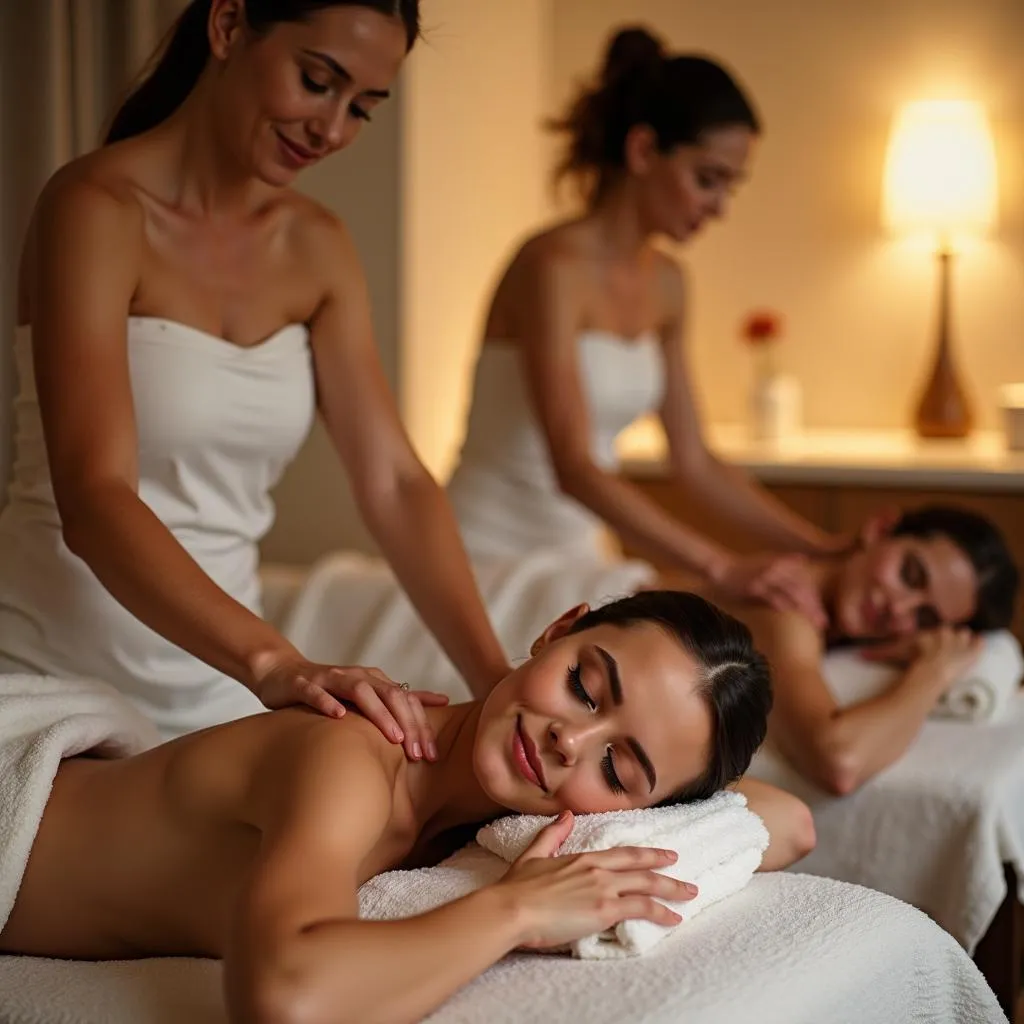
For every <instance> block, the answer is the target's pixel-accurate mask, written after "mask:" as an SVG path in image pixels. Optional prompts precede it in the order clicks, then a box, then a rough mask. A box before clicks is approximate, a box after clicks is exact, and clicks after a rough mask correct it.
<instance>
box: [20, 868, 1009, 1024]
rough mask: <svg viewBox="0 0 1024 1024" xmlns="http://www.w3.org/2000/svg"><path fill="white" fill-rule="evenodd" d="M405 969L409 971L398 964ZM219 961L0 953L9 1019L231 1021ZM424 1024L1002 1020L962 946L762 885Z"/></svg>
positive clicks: (881, 906)
mask: <svg viewBox="0 0 1024 1024" xmlns="http://www.w3.org/2000/svg"><path fill="white" fill-rule="evenodd" d="M395 969H396V970H400V965H399V964H396V965H395ZM220 973H221V972H220V965H219V963H217V962H215V961H209V960H192V959H163V960H140V961H134V962H125V963H72V962H66V961H64V962H62V961H53V960H42V959H33V958H29V957H0V1024H225V1021H226V1016H225V1014H224V1010H223V1006H222V998H221V990H220V984H221V978H220ZM426 1020H427V1021H428V1022H429V1024H483V1022H488V1024H522V1022H523V1021H530V1020H545V1021H569V1020H581V1021H586V1022H587V1024H622V1022H625V1021H643V1022H647V1024H678V1022H680V1021H686V1024H740V1022H744V1021H757V1022H758V1024H909V1022H911V1021H921V1022H926V1021H927V1022H935V1024H939V1022H941V1024H1000V1022H1005V1021H1006V1017H1005V1015H1004V1014H1003V1012H1002V1011H1001V1010H1000V1008H999V1005H998V1003H997V1001H996V998H995V996H994V994H993V993H992V990H991V989H990V988H989V986H988V985H987V984H986V982H985V980H984V979H983V977H982V975H981V972H980V971H979V970H978V969H977V967H976V966H975V965H974V963H973V962H972V961H971V960H970V958H969V957H968V956H967V954H966V953H965V952H964V950H963V949H962V948H961V946H960V945H959V944H958V943H957V942H956V941H955V940H954V939H953V938H952V937H951V936H950V935H948V934H947V933H946V932H945V931H943V930H942V929H941V928H939V927H938V925H936V924H935V923H934V922H932V921H931V920H929V919H928V917H927V916H925V915H924V914H923V913H921V912H920V911H918V910H916V909H914V908H913V907H911V906H909V905H907V904H905V903H901V902H899V901H897V900H895V899H893V898H892V897H889V896H885V895H883V894H881V893H878V892H874V891H872V890H870V889H865V888H863V887H861V886H857V885H851V884H849V883H845V882H836V881H833V880H830V879H825V878H817V877H812V876H810V875H800V874H791V873H785V872H779V873H773V874H765V875H757V876H755V878H754V879H753V880H752V881H751V882H750V884H749V885H748V886H747V887H746V888H745V889H743V890H742V891H741V892H739V893H737V894H736V895H734V896H731V897H729V898H728V899H725V900H723V901H722V902H720V903H718V904H716V905H714V906H712V907H709V908H708V909H706V910H705V911H704V912H703V913H701V914H700V915H698V916H697V917H696V918H694V920H693V921H691V922H686V923H684V924H683V925H682V926H681V927H680V928H679V929H677V931H676V932H675V933H674V934H672V935H671V936H669V937H668V938H666V939H665V940H663V941H662V942H661V943H660V944H659V945H658V946H657V947H655V949H654V950H653V952H651V953H649V954H647V955H646V956H644V957H640V958H636V959H624V960H614V961H608V960H604V961H580V960H571V959H568V958H563V957H552V956H545V955H541V954H513V955H511V956H508V957H506V958H505V959H504V960H502V961H501V962H500V963H498V964H497V965H495V966H494V967H492V968H491V969H490V970H489V971H487V972H485V973H484V974H483V975H481V976H480V977H479V978H477V979H476V980H474V981H473V982H471V983H470V984H468V985H466V986H465V987H464V988H463V989H461V990H460V991H459V992H457V993H456V994H455V995H454V996H452V998H451V999H449V1000H448V1002H447V1003H445V1004H444V1005H443V1006H442V1007H440V1008H439V1009H438V1010H437V1011H436V1012H434V1013H433V1014H431V1015H430V1016H428V1017H427V1018H426Z"/></svg>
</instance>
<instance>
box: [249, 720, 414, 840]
mask: <svg viewBox="0 0 1024 1024" xmlns="http://www.w3.org/2000/svg"><path fill="white" fill-rule="evenodd" d="M256 717H257V718H259V719H262V720H263V721H262V722H260V726H262V729H261V735H259V736H258V737H256V747H255V751H254V756H253V757H252V760H251V761H250V771H249V775H248V787H247V793H246V796H245V799H244V806H245V808H246V815H247V817H248V819H249V821H250V823H251V824H254V825H256V826H257V827H258V828H260V829H261V830H265V829H268V828H272V827H273V826H274V825H275V823H279V822H280V821H281V820H282V819H283V818H292V817H295V816H297V817H305V816H306V815H307V814H310V815H313V816H317V817H319V816H321V815H327V816H331V815H332V814H333V810H339V811H341V812H342V813H344V814H346V815H348V816H349V819H350V820H349V825H350V826H351V824H352V822H351V818H352V816H353V815H361V816H362V817H363V818H364V819H365V821H366V823H367V824H371V823H372V822H377V823H378V824H379V826H380V827H381V828H383V825H384V823H385V822H386V821H387V820H388V818H389V816H390V814H391V810H392V807H393V804H394V793H395V787H396V783H397V780H398V775H399V771H400V769H401V766H402V764H403V763H404V756H403V753H402V750H401V748H400V747H397V746H395V745H394V744H391V743H388V741H387V740H386V739H385V738H384V737H383V736H382V735H381V734H380V732H379V730H378V729H376V728H375V727H374V726H373V725H372V724H371V723H370V722H368V721H366V720H365V719H363V718H361V717H360V716H359V715H355V714H348V715H346V716H345V717H344V718H342V719H341V720H337V719H329V718H325V717H324V716H323V715H318V714H316V713H315V712H312V711H307V710H304V709H298V708H294V709H286V710H284V711H278V712H271V713H269V714H267V715H260V716H256Z"/></svg>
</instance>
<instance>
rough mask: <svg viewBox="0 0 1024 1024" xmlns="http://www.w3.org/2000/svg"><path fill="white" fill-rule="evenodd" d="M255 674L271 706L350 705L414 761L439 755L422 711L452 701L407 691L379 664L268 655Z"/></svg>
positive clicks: (325, 709) (342, 710)
mask: <svg viewBox="0 0 1024 1024" xmlns="http://www.w3.org/2000/svg"><path fill="white" fill-rule="evenodd" d="M254 675H255V679H254V682H253V685H252V691H253V693H255V694H256V696H257V697H259V699H260V700H261V701H262V702H263V704H264V705H266V707H268V708H271V709H274V708H285V707H293V706H295V705H302V704H305V705H308V706H309V707H311V708H313V709H314V710H315V711H319V712H320V713H321V714H323V715H327V716H328V717H329V718H341V717H343V716H344V715H345V714H346V711H347V709H346V707H345V705H346V704H350V705H351V706H352V708H353V709H354V710H356V711H358V712H359V713H360V714H362V715H363V717H364V718H367V719H369V720H370V721H371V722H373V724H374V725H375V726H377V728H378V729H380V731H381V732H382V733H383V734H384V735H385V736H386V737H387V738H388V739H389V740H390V741H391V742H392V743H401V744H402V746H403V748H404V749H405V753H406V756H407V757H408V758H409V759H410V760H413V761H419V760H422V759H423V758H426V759H427V760H428V761H433V760H435V759H436V758H437V746H436V744H435V736H434V733H433V730H432V729H431V728H430V724H429V723H428V722H427V716H426V714H425V713H424V710H423V709H424V707H441V706H443V705H445V704H447V703H448V698H447V697H446V696H445V695H444V694H441V693H432V692H430V691H429V690H405V689H403V688H402V687H401V686H399V684H398V683H396V682H394V680H392V679H389V678H388V677H387V676H386V675H384V673H383V672H381V671H379V670H378V669H375V668H360V667H355V666H353V667H341V666H338V665H321V664H317V663H316V662H312V661H307V660H306V659H304V658H302V657H300V656H298V655H290V656H284V657H281V656H276V657H275V656H268V657H266V658H264V659H263V660H262V661H261V662H260V663H259V664H257V665H256V666H255V673H254ZM342 702H344V703H342Z"/></svg>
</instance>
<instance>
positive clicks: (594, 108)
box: [548, 27, 761, 198]
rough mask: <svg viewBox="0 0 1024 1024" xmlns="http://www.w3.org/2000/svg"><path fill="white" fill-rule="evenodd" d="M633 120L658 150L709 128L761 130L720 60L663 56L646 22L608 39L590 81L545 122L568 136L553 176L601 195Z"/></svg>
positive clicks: (690, 140) (619, 163) (619, 162)
mask: <svg viewBox="0 0 1024 1024" xmlns="http://www.w3.org/2000/svg"><path fill="white" fill-rule="evenodd" d="M636 125H647V126H649V127H650V128H651V129H652V130H653V131H654V133H655V135H656V136H657V140H658V148H659V150H660V151H661V152H663V153H667V152H669V151H670V150H671V149H673V148H674V147H675V146H679V145H692V144H694V143H696V142H698V141H699V140H700V138H701V136H702V135H703V134H704V133H705V132H708V131H712V130H713V129H715V128H729V127H734V126H742V127H745V128H749V129H750V130H751V131H752V132H755V133H757V132H760V130H761V124H760V121H759V120H758V117H757V114H756V113H755V112H754V108H753V106H752V105H751V103H750V101H749V100H748V99H747V97H746V96H745V95H744V93H743V90H742V89H741V88H740V87H739V85H737V84H736V82H735V81H734V80H733V78H732V76H731V75H730V74H729V72H727V71H726V70H725V69H724V68H723V67H722V66H721V65H720V64H717V63H716V62H715V61H713V60H709V59H708V58H706V57H698V56H695V55H688V54H687V55H677V56H669V55H668V54H666V52H665V50H664V47H663V46H662V44H661V42H660V41H659V40H658V39H657V37H655V36H653V35H652V34H651V33H650V32H649V31H648V30H647V29H645V28H642V27H630V28H624V29H622V30H620V31H619V32H618V33H616V35H615V36H614V37H613V38H612V40H611V42H610V43H609V45H608V51H607V53H606V54H605V59H604V66H603V68H602V70H601V74H600V77H599V79H598V81H597V83H596V84H595V85H593V86H590V87H587V88H584V89H583V90H582V91H581V92H580V93H579V95H578V96H577V97H576V99H575V100H574V101H573V103H572V104H571V106H570V107H569V109H568V111H567V112H566V114H565V115H564V116H563V117H561V118H557V119H555V120H553V121H551V122H549V124H548V127H549V128H551V129H553V130H554V131H558V132H565V133H566V134H568V136H569V144H568V147H567V149H566V153H565V156H564V157H563V159H562V161H561V162H560V163H559V165H558V167H557V169H556V173H555V177H556V181H557V180H560V179H561V178H562V177H564V176H565V175H567V174H569V175H573V176H575V177H577V178H579V179H580V181H581V184H582V186H583V189H584V192H585V193H586V194H587V195H588V198H593V197H594V196H595V195H600V194H601V192H602V191H603V190H604V189H605V188H606V187H607V185H608V183H609V181H610V180H611V178H612V177H614V176H615V175H616V174H617V173H618V172H619V171H621V170H622V168H623V166H624V164H625V145H626V136H627V135H628V134H629V131H630V129H631V128H633V127H635V126H636Z"/></svg>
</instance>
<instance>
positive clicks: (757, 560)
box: [712, 554, 828, 629]
mask: <svg viewBox="0 0 1024 1024" xmlns="http://www.w3.org/2000/svg"><path fill="white" fill-rule="evenodd" d="M712 582H713V583H714V584H715V585H716V586H717V587H718V588H719V589H720V590H722V591H724V592H725V593H726V594H727V595H729V596H730V597H735V598H740V599H747V600H751V599H752V600H755V601H763V602H764V603H765V604H768V605H770V606H771V607H772V608H776V609H778V610H779V611H796V612H799V613H800V614H801V615H804V616H806V617H807V618H808V619H810V621H811V622H812V623H813V624H814V626H815V627H816V628H817V629H824V628H825V627H826V626H827V625H828V615H827V614H826V612H825V606H824V604H823V603H822V600H821V594H820V593H819V590H818V586H817V583H816V582H815V580H814V577H813V576H812V574H811V571H810V564H809V562H808V560H807V559H806V557H804V556H803V555H796V554H789V555H778V554H763V555H733V556H731V557H730V558H728V559H727V560H726V561H725V563H724V564H723V565H722V566H721V567H720V568H719V569H718V571H717V572H716V573H715V575H713V576H712Z"/></svg>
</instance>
